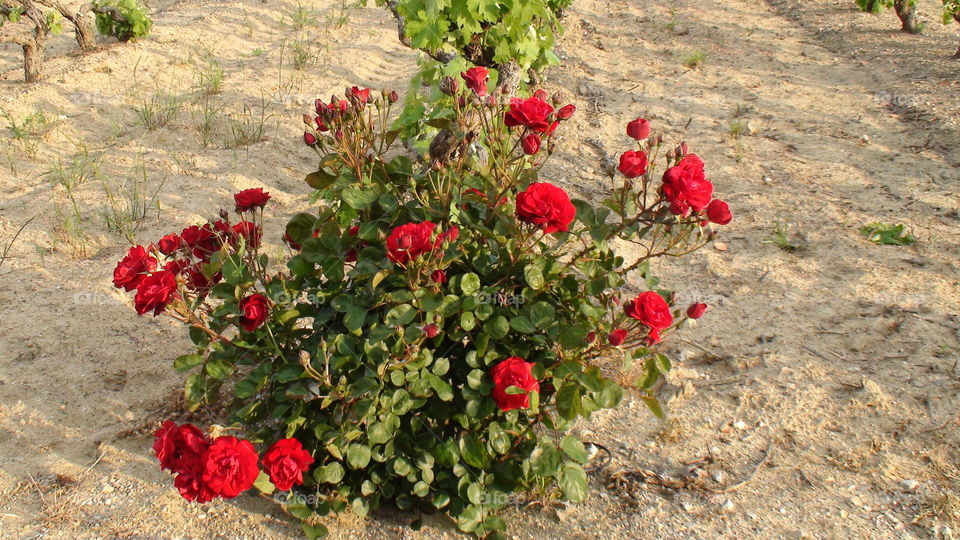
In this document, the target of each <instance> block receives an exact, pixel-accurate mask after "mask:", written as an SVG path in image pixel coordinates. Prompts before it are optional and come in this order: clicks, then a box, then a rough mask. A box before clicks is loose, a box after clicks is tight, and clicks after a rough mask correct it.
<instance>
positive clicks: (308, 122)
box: [303, 114, 313, 126]
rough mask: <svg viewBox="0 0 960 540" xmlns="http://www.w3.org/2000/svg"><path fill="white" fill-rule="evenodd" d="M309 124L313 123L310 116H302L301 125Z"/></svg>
mask: <svg viewBox="0 0 960 540" xmlns="http://www.w3.org/2000/svg"><path fill="white" fill-rule="evenodd" d="M311 122H313V119H312V118H310V115H309V114H304V115H303V123H304V124H306V125H308V126H309V125H310V123H311Z"/></svg>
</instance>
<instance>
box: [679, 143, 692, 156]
mask: <svg viewBox="0 0 960 540" xmlns="http://www.w3.org/2000/svg"><path fill="white" fill-rule="evenodd" d="M688 153H690V149H689V148H688V147H687V143H685V142H682V143H680V155H683V156H685V155H687V154H688Z"/></svg>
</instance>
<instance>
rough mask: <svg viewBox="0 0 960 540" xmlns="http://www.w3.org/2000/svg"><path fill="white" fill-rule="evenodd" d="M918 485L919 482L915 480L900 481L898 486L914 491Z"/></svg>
mask: <svg viewBox="0 0 960 540" xmlns="http://www.w3.org/2000/svg"><path fill="white" fill-rule="evenodd" d="M918 486H920V482H917V481H916V480H901V481H900V487H902V488H903V489H904V491H914V490H915V489H917V487H918Z"/></svg>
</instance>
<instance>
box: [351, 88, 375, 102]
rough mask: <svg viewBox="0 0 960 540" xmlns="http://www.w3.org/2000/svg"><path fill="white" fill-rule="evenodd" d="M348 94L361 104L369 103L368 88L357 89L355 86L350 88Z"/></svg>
mask: <svg viewBox="0 0 960 540" xmlns="http://www.w3.org/2000/svg"><path fill="white" fill-rule="evenodd" d="M350 94H351V95H353V97H355V98H357V99H358V100H360V102H361V103H367V102H368V101H370V89H369V88H362V89H361V88H358V87H356V86H354V87H352V88H350Z"/></svg>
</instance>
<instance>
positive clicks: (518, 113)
mask: <svg viewBox="0 0 960 540" xmlns="http://www.w3.org/2000/svg"><path fill="white" fill-rule="evenodd" d="M552 112H553V107H551V106H550V104H549V103H547V102H546V101H544V100H542V99H540V98H538V97H536V96H534V97H531V98H527V99H521V98H512V99H511V100H510V110H509V111H507V113H506V114H505V115H504V117H503V119H504V122H505V123H506V124H507V126H508V127H515V126H526V127H527V128H529V129H531V130H533V131H536V132H539V133H548V132H550V131H552V127H551V126H552V124H551V123H550V121H549V116H550V114H551V113H552Z"/></svg>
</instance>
